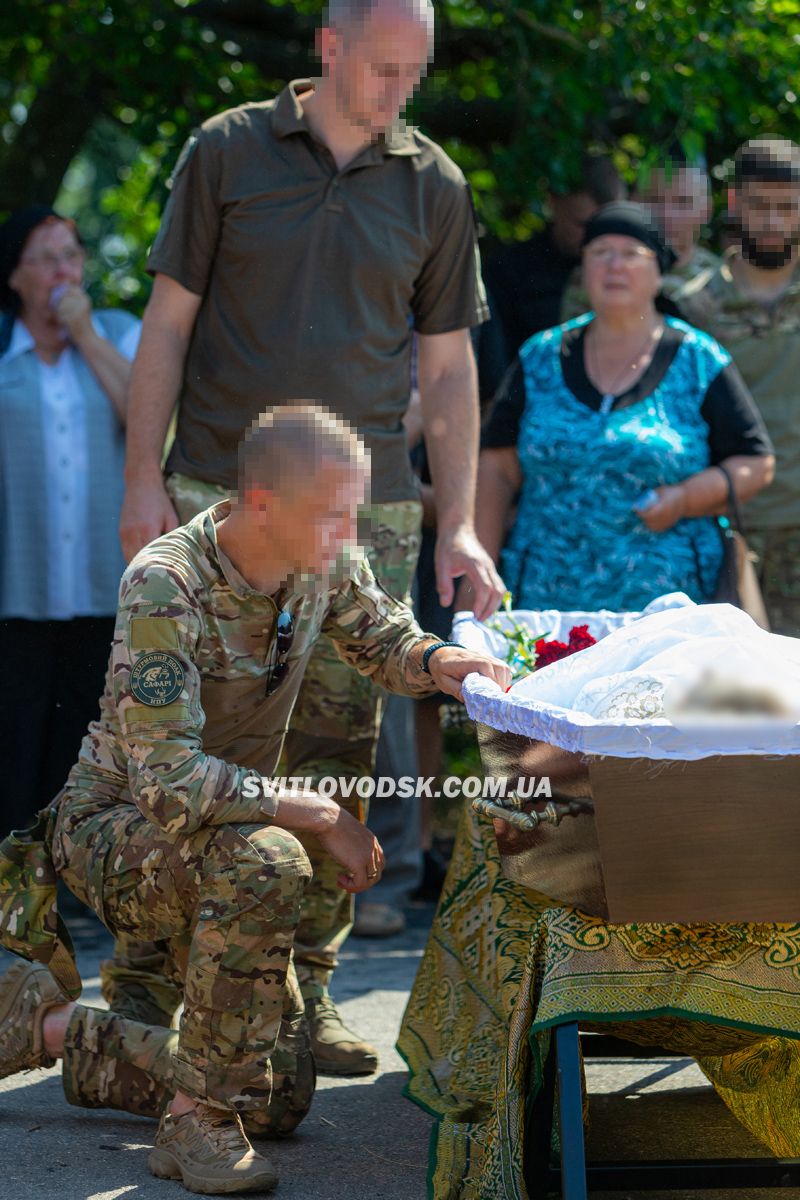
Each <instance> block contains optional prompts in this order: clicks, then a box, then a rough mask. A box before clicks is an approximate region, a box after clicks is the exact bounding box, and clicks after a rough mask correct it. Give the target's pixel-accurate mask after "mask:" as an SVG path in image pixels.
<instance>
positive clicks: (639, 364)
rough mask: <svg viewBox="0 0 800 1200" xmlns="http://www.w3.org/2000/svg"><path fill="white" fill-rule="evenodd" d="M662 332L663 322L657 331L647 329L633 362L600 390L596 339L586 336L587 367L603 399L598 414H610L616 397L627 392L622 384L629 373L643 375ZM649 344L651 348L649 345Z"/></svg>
mask: <svg viewBox="0 0 800 1200" xmlns="http://www.w3.org/2000/svg"><path fill="white" fill-rule="evenodd" d="M663 332H664V322H663V321H660V322H659V324H658V328H657V329H648V331H647V335H646V337H645V339H644V341H643V342H642V344H641V346H640V347H639V349H638V350H637V352H636V357H635V358H634V360H633V362H632V363H628V364H626V366H625V367H624V368H623V370H622V372H621V373H620V374H619V375H616V376H615V377H614V379H613V380H612V381H611V383H610V384H609V385H608V387H607V388H601V387H600V386H599V384H600V377H601V374H602V373H601V371H600V370H599V362H598V354H597V346H596V345H595V341H596V339H595V338H592V337H590V336H589V334H587V337H586V345H587V346H588V349H589V365H590V366H591V370H592V374H593V375H594V381H595V383H596V385H597V390H598V391H599V392H602V393H603V399H602V400H601V402H600V412H601V413H602V414H603V415H604V416H607V415H608V413H610V412H611V409H612V408H613V407H614V401H615V400H616V398H617V396H618V395H620V392H621V391H627V390H628V388H626V387H625V388H624V387H623V384H624V383H626V382H627V380H628V379H629V378H630V374H631V372H632V371H633V372H636V371H639V373H640V376H641V375H642V374H644V371H645V370H646V368H647V366H648V364H649V362H650V361H651V360H652V357H653V355H654V354H655V349H656V346H657V344H658V342H659V341H660V340H661V335H662V334H663ZM651 342H652V346H651V344H650V343H651ZM631 386H632V385H631Z"/></svg>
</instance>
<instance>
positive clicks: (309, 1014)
mask: <svg viewBox="0 0 800 1200" xmlns="http://www.w3.org/2000/svg"><path fill="white" fill-rule="evenodd" d="M305 1005H306V1019H307V1021H308V1028H309V1031H310V1033H311V1050H312V1053H313V1055H314V1064H315V1066H316V1068H317V1073H318V1074H319V1075H374V1074H375V1072H376V1071H377V1069H378V1051H377V1050H376V1049H375V1047H374V1046H371V1045H370V1044H369V1042H365V1041H362V1039H361V1038H360V1037H359V1036H358V1034H357V1033H354V1032H353V1030H352V1029H348V1028H347V1026H346V1025H345V1023H344V1021H343V1020H342V1014H341V1013H340V1012H339V1009H338V1008H337V1007H336V1005H335V1004H334V1002H333V1000H332V999H331V998H330V996H328V995H324V996H312V997H307V998H306V1001H305Z"/></svg>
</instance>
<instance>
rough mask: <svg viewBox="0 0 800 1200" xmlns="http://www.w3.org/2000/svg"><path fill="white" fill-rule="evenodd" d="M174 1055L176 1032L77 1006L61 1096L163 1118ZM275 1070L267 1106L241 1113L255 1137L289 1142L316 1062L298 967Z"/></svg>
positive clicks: (308, 1097)
mask: <svg viewBox="0 0 800 1200" xmlns="http://www.w3.org/2000/svg"><path fill="white" fill-rule="evenodd" d="M177 1049H178V1033H177V1031H176V1030H174V1029H165V1028H164V1027H163V1026H161V1027H159V1026H156V1025H143V1024H141V1023H140V1022H139V1021H131V1020H129V1019H128V1018H127V1017H121V1016H120V1015H119V1014H118V1013H114V1012H106V1011H104V1010H102V1011H101V1010H100V1009H98V1008H88V1007H86V1006H85V1005H83V1004H78V1005H76V1007H75V1010H74V1012H73V1014H72V1017H71V1019H70V1023H69V1025H68V1027H67V1031H66V1036H65V1038H64V1056H63V1063H62V1067H63V1070H62V1080H63V1084H64V1095H65V1096H66V1098H67V1100H68V1102H69V1103H70V1104H75V1105H78V1106H79V1107H81V1108H113V1109H116V1110H118V1111H119V1112H127V1113H134V1114H135V1115H136V1116H140V1117H156V1118H158V1117H159V1116H160V1115H161V1112H162V1110H163V1109H164V1108H165V1107H166V1105H167V1104H168V1103H169V1101H170V1100H171V1099H172V1097H173V1096H174V1095H175V1090H176V1087H177V1085H176V1082H175V1072H174V1063H175V1056H176V1053H177ZM270 1069H271V1074H272V1089H271V1091H270V1093H269V1095H268V1096H267V1097H266V1099H265V1101H264V1103H263V1104H262V1105H261V1107H259V1108H256V1109H250V1110H249V1111H247V1112H244V1113H242V1118H243V1120H244V1126H245V1129H246V1131H247V1133H248V1134H249V1135H250V1136H251V1137H286V1136H287V1135H288V1134H290V1133H292V1132H293V1131H294V1130H295V1129H296V1128H297V1126H298V1125H299V1124H300V1122H301V1121H302V1120H303V1118H304V1117H305V1115H306V1114H307V1112H308V1110H309V1108H310V1107H311V1101H312V1099H313V1097H314V1086H315V1079H314V1060H313V1057H312V1054H311V1044H310V1040H309V1036H308V1025H307V1024H306V1019H305V1014H304V1010H303V997H302V996H301V995H300V988H299V986H298V983H297V976H296V975H295V972H294V967H293V966H291V967H290V969H289V974H288V977H287V986H286V992H285V998H284V1006H283V1012H282V1015H281V1023H280V1029H279V1031H278V1038H277V1042H276V1044H275V1049H274V1050H273V1051H272V1054H271V1056H270Z"/></svg>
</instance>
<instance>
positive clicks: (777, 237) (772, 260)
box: [728, 180, 800, 270]
mask: <svg viewBox="0 0 800 1200" xmlns="http://www.w3.org/2000/svg"><path fill="white" fill-rule="evenodd" d="M728 201H729V205H730V209H731V212H732V213H733V215H734V216H735V217H736V219H737V220H738V222H739V225H740V228H741V245H742V254H743V255H744V256H745V258H746V259H747V260H748V261H749V262H751V263H752V264H753V266H756V267H761V268H762V269H764V270H777V269H778V268H780V267H784V266H786V264H787V263H788V262H789V261H790V260H791V259H792V257H793V256H794V254H795V251H796V248H797V246H798V244H800V184H798V183H759V182H758V181H756V180H753V181H749V182H746V183H743V184H741V185H740V186H739V187H738V188H732V189H731V191H730V193H729V197H728Z"/></svg>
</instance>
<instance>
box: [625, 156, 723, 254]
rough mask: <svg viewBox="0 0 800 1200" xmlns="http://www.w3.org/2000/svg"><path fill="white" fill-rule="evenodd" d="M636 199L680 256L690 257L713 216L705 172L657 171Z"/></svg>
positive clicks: (690, 169)
mask: <svg viewBox="0 0 800 1200" xmlns="http://www.w3.org/2000/svg"><path fill="white" fill-rule="evenodd" d="M636 198H637V200H640V201H641V202H642V204H646V205H647V206H648V208H650V209H651V211H652V212H653V215H654V216H655V218H656V220H657V221H658V222H659V224H660V225H661V227H662V229H663V231H664V233H665V234H666V236H667V240H668V241H669V243H670V245H671V246H672V248H673V249H674V250H675V252H676V254H677V255H678V257H679V258H685V257H687V256H688V255H690V254H691V252H692V250H693V248H694V246H695V243H696V242H697V240H698V239H699V237H700V230H701V229H702V227H703V225H705V224H706V222H707V221H708V219H709V217H710V215H711V199H710V196H709V187H708V176H707V175H706V174H705V172H704V171H700V170H698V169H697V168H696V167H675V168H673V169H672V170H671V171H669V170H666V171H661V170H659V171H653V172H651V174H650V178H649V180H648V182H647V185H646V186H645V187H644V188H643V189H642V190H641V191H640V192H638V193H637V197H636Z"/></svg>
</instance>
